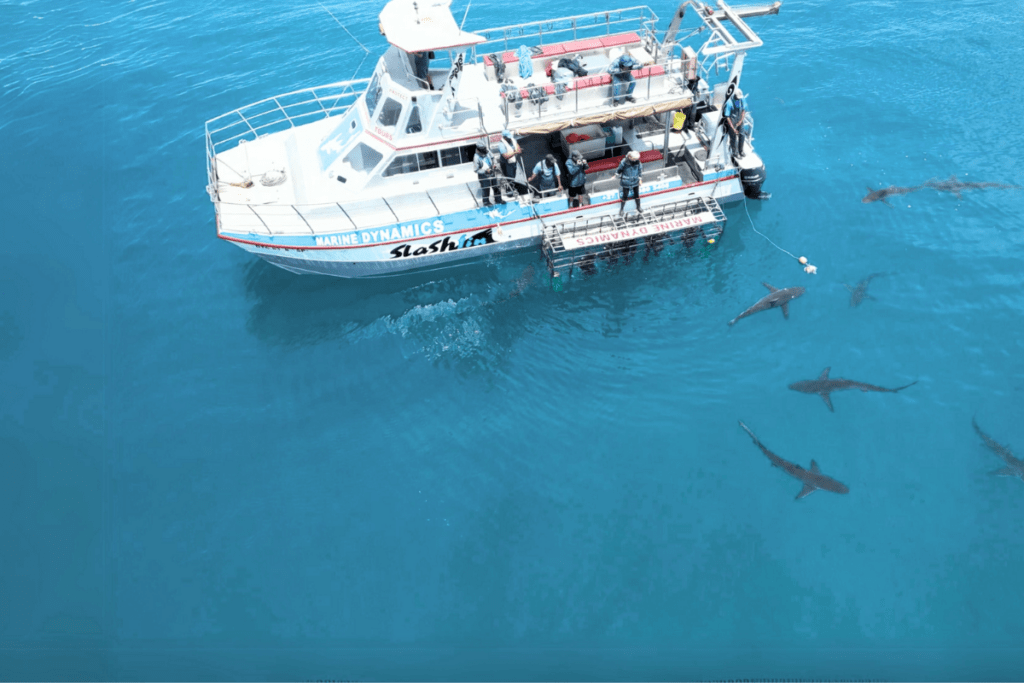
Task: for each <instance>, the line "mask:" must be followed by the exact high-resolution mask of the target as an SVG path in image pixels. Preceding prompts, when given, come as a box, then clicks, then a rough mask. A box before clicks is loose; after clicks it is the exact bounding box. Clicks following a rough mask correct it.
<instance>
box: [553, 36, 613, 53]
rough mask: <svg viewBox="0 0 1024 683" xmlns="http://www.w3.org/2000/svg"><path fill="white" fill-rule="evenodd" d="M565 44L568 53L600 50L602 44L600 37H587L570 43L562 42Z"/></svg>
mask: <svg viewBox="0 0 1024 683" xmlns="http://www.w3.org/2000/svg"><path fill="white" fill-rule="evenodd" d="M562 44H563V45H564V46H565V52H566V54H568V53H570V52H583V51H584V50H600V49H601V48H602V47H604V46H603V45H601V39H600V38H586V39H585V40H573V41H571V42H568V43H562Z"/></svg>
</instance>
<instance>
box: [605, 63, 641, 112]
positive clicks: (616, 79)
mask: <svg viewBox="0 0 1024 683" xmlns="http://www.w3.org/2000/svg"><path fill="white" fill-rule="evenodd" d="M639 67H640V64H639V63H638V62H637V61H636V60H635V59H633V57H632V55H630V54H629V52H623V53H622V54H621V55H619V56H618V57H616V58H615V60H614V61H613V62H612V63H611V64H609V65H608V73H610V74H611V75H612V83H613V85H612V106H614V107H617V106H619V105H620V104H622V103H623V102H636V100H635V99H633V88H635V87H636V81H635V80H634V79H633V69H637V68H639ZM627 84H628V85H627ZM623 91H625V93H626V94H625V95H623V94H622V92H623Z"/></svg>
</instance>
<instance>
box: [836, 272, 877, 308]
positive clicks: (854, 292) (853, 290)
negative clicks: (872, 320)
mask: <svg viewBox="0 0 1024 683" xmlns="http://www.w3.org/2000/svg"><path fill="white" fill-rule="evenodd" d="M883 275H885V273H871V275H868V276H867V277H866V278H864V279H863V280H861V281H860V282H858V283H857V286H856V287H851V286H850V285H844V286H845V287H846V288H847V289H848V290H850V305H851V306H854V307H856V306H859V305H860V302H861V301H864V299H871V300H872V301H877V299H875V297H873V296H871V295H870V294H868V283H870V282H871V281H872V280H874V279H875V278H876V277H881V276H883Z"/></svg>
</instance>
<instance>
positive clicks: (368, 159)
mask: <svg viewBox="0 0 1024 683" xmlns="http://www.w3.org/2000/svg"><path fill="white" fill-rule="evenodd" d="M383 158H384V155H383V154H381V153H380V152H378V151H377V150H375V149H374V148H373V147H370V146H369V145H367V144H366V143H363V142H360V143H359V144H358V145H356V146H355V148H354V149H353V150H352V151H351V152H349V153H348V154H347V155H346V156H345V158H344V159H343V160H342V163H345V164H348V165H349V166H351V167H352V170H353V171H359V172H361V173H369V172H370V171H372V170H373V169H374V167H375V166H376V165H377V164H379V163H380V160H381V159H383Z"/></svg>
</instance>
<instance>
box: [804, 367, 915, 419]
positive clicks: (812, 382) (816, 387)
mask: <svg viewBox="0 0 1024 683" xmlns="http://www.w3.org/2000/svg"><path fill="white" fill-rule="evenodd" d="M831 370H832V368H831V367H827V368H825V369H824V370H822V372H821V375H819V376H818V379H804V380H800V381H799V382H793V383H792V384H790V385H789V388H790V389H792V390H793V391H802V392H803V393H805V394H818V395H819V396H821V398H822V400H823V401H825V405H827V406H828V409H829V410H831V411H832V412H833V413H834V412H836V411H835V408H833V407H832V399H831V398H830V397H829V394H831V393H832V392H833V391H843V390H844V389H860V390H861V391H885V392H889V393H892V394H895V393H896V392H897V391H903V390H904V389H906V388H907V387H912V386H914V385H915V384H917V380H914V381H913V382H911V383H910V384H907V385H904V386H902V387H897V388H896V389H886V388H885V387H876V386H875V385H874V384H865V383H864V382H855V381H853V380H852V379H842V378H840V377H837V378H836V379H829V376H828V373H829V372H830V371H831Z"/></svg>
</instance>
